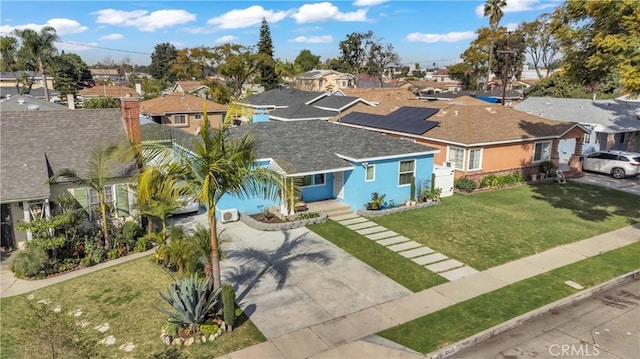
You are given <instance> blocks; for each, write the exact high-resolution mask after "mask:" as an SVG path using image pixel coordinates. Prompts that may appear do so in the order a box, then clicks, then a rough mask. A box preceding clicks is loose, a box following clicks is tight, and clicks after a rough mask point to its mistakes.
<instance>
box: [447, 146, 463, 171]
mask: <svg viewBox="0 0 640 359" xmlns="http://www.w3.org/2000/svg"><path fill="white" fill-rule="evenodd" d="M447 161H451V162H454V163H455V165H456V169H457V170H463V169H464V149H463V148H458V147H449V156H448V159H447Z"/></svg>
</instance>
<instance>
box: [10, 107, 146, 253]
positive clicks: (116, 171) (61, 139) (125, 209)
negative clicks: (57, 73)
mask: <svg viewBox="0 0 640 359" xmlns="http://www.w3.org/2000/svg"><path fill="white" fill-rule="evenodd" d="M39 106H40V110H37V111H35V110H32V111H29V110H14V108H13V106H12V107H9V106H7V107H6V108H5V106H4V104H3V106H2V108H1V115H2V116H1V119H0V134H1V135H2V140H1V141H0V151H1V152H0V157H1V158H2V161H1V162H0V182H1V183H2V186H1V187H0V203H1V212H2V213H1V215H2V247H4V249H5V250H11V249H16V248H22V247H23V246H24V243H25V241H27V240H30V239H31V233H29V232H24V231H18V230H15V225H16V223H19V222H29V221H31V219H32V218H35V217H43V216H50V215H51V208H52V205H51V204H52V203H51V202H52V201H55V200H56V197H57V196H58V195H60V194H62V193H64V192H65V191H67V192H69V193H71V194H72V195H73V196H74V197H75V198H76V200H77V201H78V203H79V204H80V205H81V206H82V207H83V208H84V209H85V210H86V211H87V212H88V213H89V215H92V208H93V207H94V206H95V205H96V204H97V193H95V192H94V191H93V190H91V189H89V188H86V187H78V186H76V185H73V184H71V183H69V182H64V180H62V179H61V180H60V181H58V182H56V183H53V184H49V182H48V180H49V177H50V176H52V175H53V174H54V173H55V172H57V171H58V170H60V169H62V168H70V169H73V170H75V171H77V173H78V174H79V175H80V176H83V177H84V176H87V170H88V168H87V161H88V159H89V154H90V153H91V150H92V149H93V148H96V146H102V145H113V144H117V143H120V141H124V140H126V139H127V136H128V132H127V129H130V130H129V133H130V134H131V136H132V137H131V138H135V136H134V134H135V133H136V129H135V122H134V123H132V122H131V121H130V118H131V117H135V118H137V117H138V113H137V103H135V104H128V105H127V106H125V107H126V110H121V109H100V110H69V109H64V108H62V109H56V110H52V109H48V108H46V106H48V105H47V104H46V103H40V104H39ZM45 108H46V110H45ZM138 123H139V122H138ZM137 133H139V127H138V129H137ZM133 169H134V168H133V163H131V164H122V165H118V166H115V167H114V168H113V171H112V173H111V174H110V176H109V178H110V180H109V182H108V185H107V191H106V192H105V193H106V196H107V201H108V202H110V203H112V204H113V206H114V209H115V214H116V216H117V217H128V216H129V215H130V213H129V211H130V208H132V205H133V204H134V202H135V199H134V195H133V193H132V192H131V190H130V189H129V186H128V183H130V182H131V181H132V180H131V176H132V174H133Z"/></svg>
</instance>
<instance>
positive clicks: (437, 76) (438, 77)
mask: <svg viewBox="0 0 640 359" xmlns="http://www.w3.org/2000/svg"><path fill="white" fill-rule="evenodd" d="M430 80H432V81H438V82H455V81H456V80H454V79H452V78H451V77H449V70H448V69H440V70H437V71H436V72H434V73H433V74H431V78H430Z"/></svg>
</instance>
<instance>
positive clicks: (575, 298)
mask: <svg viewBox="0 0 640 359" xmlns="http://www.w3.org/2000/svg"><path fill="white" fill-rule="evenodd" d="M636 278H640V269H636V270H634V271H632V272H629V273H627V274H623V275H621V276H619V277H616V278H613V279H610V280H608V281H606V282H604V283H600V284H598V285H596V286H593V287H591V288H587V289H585V290H583V291H581V292H578V293H575V294H572V295H570V296H568V297H565V298H562V299H560V300H557V301H555V302H552V303H549V304H547V305H545V306H542V307H540V308H538V309H534V310H532V311H530V312H528V313H525V314H522V315H520V316H517V317H515V318H512V319H509V320H507V321H506V322H504V323H502V324H498V325H496V326H494V327H491V328H489V329H485V330H483V331H481V332H479V333H477V334H474V335H472V336H470V337H468V338H465V339H462V340H460V341H458V342H456V343H454V344H452V345H448V346H447V347H446V348H442V349H439V350H436V351H433V352H431V353H427V354H426V355H425V358H431V359H441V358H446V357H448V356H451V355H453V354H457V353H459V352H461V351H464V350H466V349H469V348H471V347H473V346H475V345H477V344H480V343H482V342H484V341H486V340H489V339H491V338H493V337H495V336H497V335H500V334H502V333H504V332H506V331H508V330H510V329H513V328H516V327H519V326H521V325H524V324H526V323H528V322H530V321H532V320H534V319H536V318H538V317H540V316H542V315H544V314H547V313H549V312H552V311H554V310H558V309H562V308H564V307H567V306H570V305H572V304H574V303H576V302H579V301H581V300H584V299H586V298H588V297H591V296H594V295H596V294H598V293H600V292H603V291H605V290H608V289H610V288H613V287H615V286H617V285H619V284H621V283H624V282H626V281H629V280H634V279H636Z"/></svg>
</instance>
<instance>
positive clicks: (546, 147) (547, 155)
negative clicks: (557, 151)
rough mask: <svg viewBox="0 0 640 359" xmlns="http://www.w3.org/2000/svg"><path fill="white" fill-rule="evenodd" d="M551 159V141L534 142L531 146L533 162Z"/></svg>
mask: <svg viewBox="0 0 640 359" xmlns="http://www.w3.org/2000/svg"><path fill="white" fill-rule="evenodd" d="M550 160H551V141H544V142H536V143H535V145H534V147H533V162H542V161H550Z"/></svg>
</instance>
